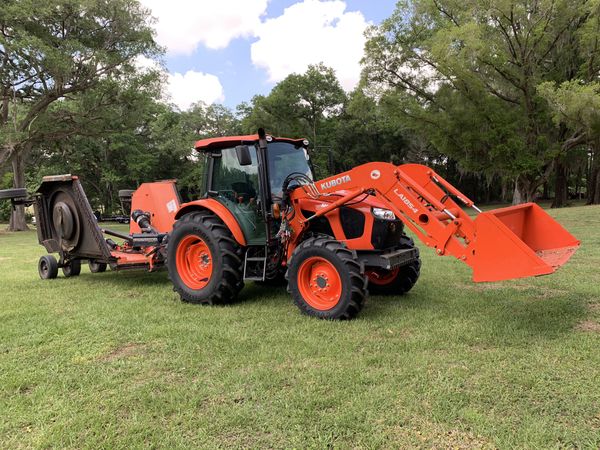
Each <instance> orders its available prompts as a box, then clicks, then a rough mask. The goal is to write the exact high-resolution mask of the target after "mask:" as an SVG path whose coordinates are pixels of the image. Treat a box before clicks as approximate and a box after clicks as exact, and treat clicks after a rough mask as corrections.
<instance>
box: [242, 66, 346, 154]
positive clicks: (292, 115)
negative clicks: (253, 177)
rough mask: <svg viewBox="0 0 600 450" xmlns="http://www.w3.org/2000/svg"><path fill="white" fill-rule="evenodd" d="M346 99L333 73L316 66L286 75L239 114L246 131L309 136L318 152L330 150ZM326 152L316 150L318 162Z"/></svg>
mask: <svg viewBox="0 0 600 450" xmlns="http://www.w3.org/2000/svg"><path fill="white" fill-rule="evenodd" d="M345 100H346V94H345V92H344V90H343V89H342V87H341V86H340V83H339V81H338V79H337V77H336V75H335V72H334V70H333V69H331V68H328V67H326V66H324V65H323V64H317V65H310V66H308V69H307V70H306V72H305V73H304V74H301V75H299V74H291V75H289V76H287V77H286V78H285V79H284V80H283V81H281V82H279V83H278V84H277V85H275V87H274V88H273V90H272V91H271V93H270V94H269V95H268V96H262V95H257V96H255V97H254V98H253V99H252V105H251V106H250V107H248V105H240V108H239V109H238V112H241V113H242V129H243V130H244V131H246V132H256V130H257V129H258V128H259V127H263V128H265V129H266V130H268V131H269V132H271V133H273V134H277V135H282V136H307V137H309V138H310V139H311V140H312V142H311V143H312V145H313V147H314V148H315V149H316V150H318V149H319V148H321V149H326V150H329V149H330V148H331V146H332V145H333V137H332V134H333V129H334V126H335V124H334V122H335V118H336V117H338V116H339V114H340V113H341V112H342V106H343V104H344V101H345ZM322 138H323V139H322ZM327 153H328V151H325V152H322V151H317V152H316V156H317V162H318V163H320V164H323V163H326V160H327Z"/></svg>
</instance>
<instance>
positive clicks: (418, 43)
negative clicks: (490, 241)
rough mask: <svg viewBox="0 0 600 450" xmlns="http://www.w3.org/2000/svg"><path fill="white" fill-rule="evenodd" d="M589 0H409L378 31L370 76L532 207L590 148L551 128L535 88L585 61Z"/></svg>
mask: <svg viewBox="0 0 600 450" xmlns="http://www.w3.org/2000/svg"><path fill="white" fill-rule="evenodd" d="M590 3H592V2H587V1H582V2H572V1H568V0H538V1H535V2H530V1H526V0H518V1H517V0H500V1H498V0H486V1H483V2H482V1H479V0H467V1H457V0H404V1H401V2H399V3H398V6H397V9H396V11H395V13H394V14H393V16H392V17H391V18H390V19H388V20H386V21H385V22H384V23H383V24H382V25H381V26H380V27H377V28H373V29H371V31H370V35H369V40H368V43H367V47H366V56H365V59H364V62H365V70H364V77H365V80H366V81H367V83H368V84H369V85H370V86H375V87H376V88H378V89H380V90H381V89H383V90H386V89H391V90H393V91H395V92H396V94H397V96H398V108H399V110H401V111H403V112H404V113H405V117H406V118H407V124H408V125H409V126H411V127H412V128H413V129H414V130H417V131H418V130H423V129H424V130H427V133H428V134H429V135H431V136H432V138H431V139H432V142H433V143H434V145H435V146H437V147H438V148H439V149H440V150H441V151H443V152H444V153H446V154H448V155H449V156H452V157H454V158H456V160H457V161H458V162H459V165H460V166H461V167H462V168H463V169H466V170H470V171H473V170H480V171H482V172H485V173H486V174H487V176H490V175H497V176H499V177H501V178H503V179H504V180H512V181H513V182H514V195H513V202H514V203H520V202H522V201H531V200H532V199H533V198H534V195H535V193H536V190H537V189H538V188H539V186H541V185H542V184H543V183H544V182H545V181H546V180H548V177H549V176H550V174H551V173H552V170H553V168H554V167H555V165H556V164H557V158H558V157H559V156H560V154H561V152H564V151H568V149H569V148H572V147H571V146H573V145H578V144H580V143H581V142H582V141H579V139H577V138H578V136H575V135H573V134H569V133H568V132H567V131H568V130H564V129H562V130H561V129H557V128H556V127H555V126H554V125H553V123H552V121H551V119H550V113H549V111H548V108H547V104H546V102H545V101H544V100H543V99H542V98H541V97H540V95H539V94H538V91H537V86H538V85H539V84H540V83H542V82H544V81H564V80H568V79H570V77H573V76H575V74H576V72H577V68H578V67H580V66H581V65H582V64H584V60H585V57H584V56H583V54H582V52H580V51H579V43H578V42H579V41H578V39H577V36H578V34H577V33H578V32H579V31H580V30H582V28H583V27H584V25H585V24H586V23H587V21H588V19H589V15H590V10H589V4H590ZM594 3H597V2H594ZM592 53H593V54H594V57H597V54H596V53H597V52H596V50H594V51H593V52H592ZM594 70H595V69H594Z"/></svg>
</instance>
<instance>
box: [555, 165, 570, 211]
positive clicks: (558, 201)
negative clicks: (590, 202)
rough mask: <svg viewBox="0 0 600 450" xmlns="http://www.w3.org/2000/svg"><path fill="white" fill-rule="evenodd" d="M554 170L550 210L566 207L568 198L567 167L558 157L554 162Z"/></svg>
mask: <svg viewBox="0 0 600 450" xmlns="http://www.w3.org/2000/svg"><path fill="white" fill-rule="evenodd" d="M554 170H555V173H556V179H555V182H554V200H553V201H552V206H551V208H563V207H565V206H567V201H568V199H569V197H568V177H567V165H566V164H565V162H564V161H563V159H562V158H561V157H560V156H558V157H556V159H555V160H554Z"/></svg>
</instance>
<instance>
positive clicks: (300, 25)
mask: <svg viewBox="0 0 600 450" xmlns="http://www.w3.org/2000/svg"><path fill="white" fill-rule="evenodd" d="M345 10H346V3H345V2H343V1H341V0H335V1H325V2H322V1H318V0H304V1H303V2H300V3H295V4H294V5H292V6H290V7H288V8H286V9H285V10H284V12H283V14H282V15H281V16H279V17H277V18H273V19H267V20H266V21H265V22H263V23H262V24H261V25H260V26H259V27H258V28H257V29H256V35H257V36H258V41H257V42H255V43H253V44H252V47H251V57H252V62H253V64H254V65H255V66H258V67H262V68H264V69H266V70H267V73H268V74H269V79H270V81H271V82H277V81H281V80H282V79H284V78H285V77H286V76H288V75H289V74H291V73H304V72H305V71H306V68H307V66H308V65H309V64H317V63H319V62H323V63H324V64H325V65H326V66H329V67H332V68H333V69H335V71H336V74H337V76H338V78H339V80H340V83H341V84H342V86H343V87H344V89H346V90H351V89H352V88H354V87H355V86H356V84H357V83H358V80H359V78H360V60H361V58H362V56H363V50H364V45H365V37H364V31H365V29H366V27H367V26H368V25H369V23H368V22H367V21H366V20H365V17H364V16H363V14H362V13H361V12H358V11H356V12H345Z"/></svg>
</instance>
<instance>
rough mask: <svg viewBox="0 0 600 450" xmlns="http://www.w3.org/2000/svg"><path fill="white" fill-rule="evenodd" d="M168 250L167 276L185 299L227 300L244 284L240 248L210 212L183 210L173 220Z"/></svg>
mask: <svg viewBox="0 0 600 450" xmlns="http://www.w3.org/2000/svg"><path fill="white" fill-rule="evenodd" d="M167 252H168V254H167V268H168V270H169V278H170V279H171V282H172V283H173V289H174V290H175V291H176V292H177V293H178V294H179V296H180V298H181V300H182V301H184V302H189V303H201V304H209V305H212V304H223V303H230V302H232V301H233V300H234V299H235V298H236V297H237V294H238V293H239V291H240V290H241V289H242V287H243V286H244V282H243V276H242V265H243V262H242V249H241V247H240V246H239V244H238V243H237V242H236V241H235V239H234V238H233V235H232V234H231V232H230V231H229V229H228V228H227V227H226V226H225V224H223V222H221V220H220V219H219V218H218V217H216V216H215V215H213V214H212V213H210V212H204V211H202V212H194V213H190V214H186V215H185V216H183V217H182V218H181V219H179V220H178V221H177V222H175V225H174V226H173V231H172V233H171V236H170V238H169V244H168V249H167Z"/></svg>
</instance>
